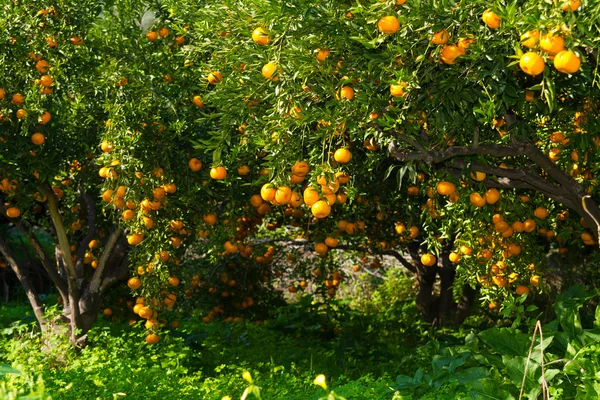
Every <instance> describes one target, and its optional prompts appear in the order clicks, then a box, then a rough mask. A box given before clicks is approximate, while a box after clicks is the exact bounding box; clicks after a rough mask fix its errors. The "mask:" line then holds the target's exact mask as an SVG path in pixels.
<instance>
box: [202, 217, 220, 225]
mask: <svg viewBox="0 0 600 400" xmlns="http://www.w3.org/2000/svg"><path fill="white" fill-rule="evenodd" d="M202 220H203V221H204V223H206V225H208V226H213V225H214V224H216V223H217V216H216V215H215V214H204V215H203V216H202Z"/></svg>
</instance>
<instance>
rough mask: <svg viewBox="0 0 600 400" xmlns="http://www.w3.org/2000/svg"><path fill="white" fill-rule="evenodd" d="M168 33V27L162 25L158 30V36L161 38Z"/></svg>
mask: <svg viewBox="0 0 600 400" xmlns="http://www.w3.org/2000/svg"><path fill="white" fill-rule="evenodd" d="M169 33H170V31H169V29H168V28H165V27H162V28H160V29H159V30H158V36H160V37H161V38H164V37H167V36H169Z"/></svg>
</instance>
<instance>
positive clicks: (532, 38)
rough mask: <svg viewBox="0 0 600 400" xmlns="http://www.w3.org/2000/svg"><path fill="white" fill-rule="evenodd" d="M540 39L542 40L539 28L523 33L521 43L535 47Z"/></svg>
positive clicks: (528, 46)
mask: <svg viewBox="0 0 600 400" xmlns="http://www.w3.org/2000/svg"><path fill="white" fill-rule="evenodd" d="M538 40H540V31H538V30H537V29H534V30H531V31H527V32H525V33H524V34H522V35H521V44H522V45H523V46H525V47H527V48H528V49H532V48H534V47H535V45H536V44H537V42H538Z"/></svg>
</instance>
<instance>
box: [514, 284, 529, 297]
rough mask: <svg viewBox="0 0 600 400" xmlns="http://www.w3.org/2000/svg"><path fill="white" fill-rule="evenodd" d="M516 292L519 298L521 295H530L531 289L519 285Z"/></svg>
mask: <svg viewBox="0 0 600 400" xmlns="http://www.w3.org/2000/svg"><path fill="white" fill-rule="evenodd" d="M515 292H516V293H517V295H518V296H521V295H524V294H527V293H529V288H528V287H527V286H524V285H519V286H517V288H516V289H515Z"/></svg>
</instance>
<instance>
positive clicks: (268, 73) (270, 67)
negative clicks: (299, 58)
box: [262, 63, 279, 81]
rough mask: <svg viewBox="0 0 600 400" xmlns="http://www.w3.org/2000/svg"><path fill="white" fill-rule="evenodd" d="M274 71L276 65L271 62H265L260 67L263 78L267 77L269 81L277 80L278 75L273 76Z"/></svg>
mask: <svg viewBox="0 0 600 400" xmlns="http://www.w3.org/2000/svg"><path fill="white" fill-rule="evenodd" d="M276 71H277V65H275V64H273V63H267V64H265V65H264V66H263V67H262V76H264V77H265V78H267V79H269V80H271V81H278V80H279V77H277V76H274V75H275V72H276Z"/></svg>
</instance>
